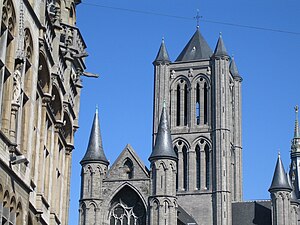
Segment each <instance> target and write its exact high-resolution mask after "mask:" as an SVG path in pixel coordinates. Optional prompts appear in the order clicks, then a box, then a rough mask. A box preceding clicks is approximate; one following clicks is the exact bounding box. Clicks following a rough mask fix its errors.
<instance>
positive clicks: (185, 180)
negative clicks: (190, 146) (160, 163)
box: [182, 146, 188, 190]
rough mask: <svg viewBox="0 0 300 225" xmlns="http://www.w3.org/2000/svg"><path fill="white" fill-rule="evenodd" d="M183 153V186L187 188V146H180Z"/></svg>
mask: <svg viewBox="0 0 300 225" xmlns="http://www.w3.org/2000/svg"><path fill="white" fill-rule="evenodd" d="M182 153H183V188H184V189H185V190H187V184H188V159H187V148H186V146H183V148H182Z"/></svg>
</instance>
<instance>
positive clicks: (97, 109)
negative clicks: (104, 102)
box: [96, 104, 99, 113]
mask: <svg viewBox="0 0 300 225" xmlns="http://www.w3.org/2000/svg"><path fill="white" fill-rule="evenodd" d="M98 109H99V107H98V104H97V105H96V113H98Z"/></svg>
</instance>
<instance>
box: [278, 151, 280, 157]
mask: <svg viewBox="0 0 300 225" xmlns="http://www.w3.org/2000/svg"><path fill="white" fill-rule="evenodd" d="M278 158H280V149H279V150H278Z"/></svg>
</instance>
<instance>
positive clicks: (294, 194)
mask: <svg viewBox="0 0 300 225" xmlns="http://www.w3.org/2000/svg"><path fill="white" fill-rule="evenodd" d="M286 177H287V181H288V183H289V185H290V187H291V188H292V189H293V190H292V192H291V201H292V202H298V199H297V196H296V193H295V190H294V186H293V184H292V181H291V178H290V176H289V175H288V174H286Z"/></svg>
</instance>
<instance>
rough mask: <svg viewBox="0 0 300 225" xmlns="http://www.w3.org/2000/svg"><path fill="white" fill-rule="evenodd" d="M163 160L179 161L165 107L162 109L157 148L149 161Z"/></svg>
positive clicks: (155, 147) (156, 142)
mask: <svg viewBox="0 0 300 225" xmlns="http://www.w3.org/2000/svg"><path fill="white" fill-rule="evenodd" d="M162 158H168V159H173V160H177V155H176V153H175V151H174V149H173V144H172V139H171V133H170V129H169V126H168V119H167V112H166V107H165V106H164V107H163V109H162V113H161V117H160V122H159V125H158V132H157V135H156V141H155V146H154V148H153V151H152V153H151V155H150V157H149V161H152V160H154V159H162Z"/></svg>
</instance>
